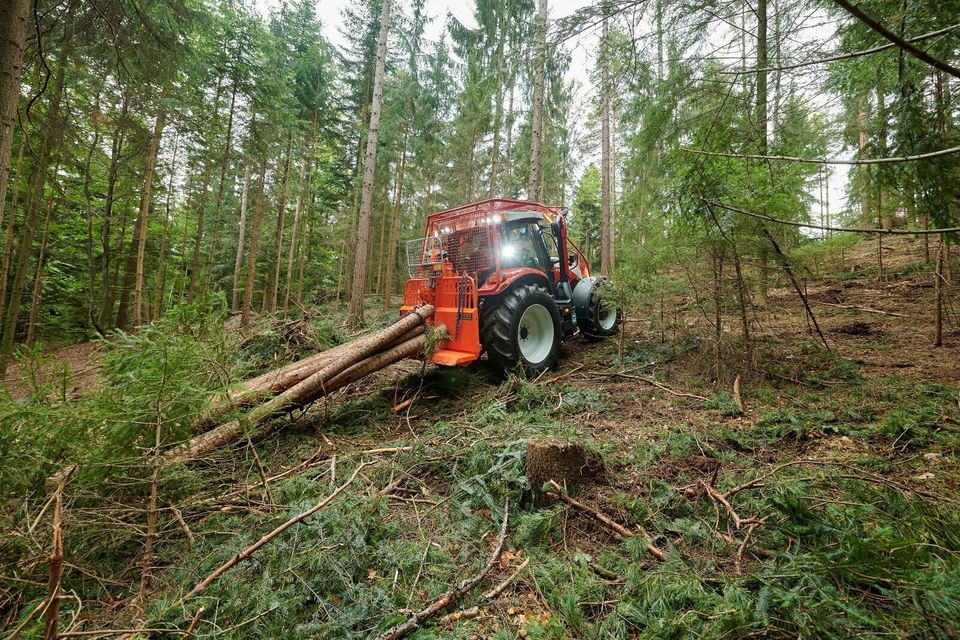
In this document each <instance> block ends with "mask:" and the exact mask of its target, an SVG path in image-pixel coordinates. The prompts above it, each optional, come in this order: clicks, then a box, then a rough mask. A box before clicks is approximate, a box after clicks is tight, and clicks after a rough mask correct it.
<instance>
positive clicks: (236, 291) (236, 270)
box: [230, 163, 250, 313]
mask: <svg viewBox="0 0 960 640" xmlns="http://www.w3.org/2000/svg"><path fill="white" fill-rule="evenodd" d="M249 191H250V165H249V163H245V164H244V166H243V191H242V192H241V194H240V230H239V231H238V232H237V257H236V258H235V259H234V261H233V290H232V292H231V298H230V312H231V313H237V312H238V311H239V310H240V272H241V270H242V268H243V243H244V240H245V238H244V236H246V234H247V195H248V194H249Z"/></svg>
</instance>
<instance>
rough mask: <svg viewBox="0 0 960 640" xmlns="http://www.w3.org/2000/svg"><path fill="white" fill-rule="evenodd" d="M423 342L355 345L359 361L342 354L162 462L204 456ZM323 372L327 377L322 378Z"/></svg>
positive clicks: (409, 354)
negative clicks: (382, 347) (378, 348)
mask: <svg viewBox="0 0 960 640" xmlns="http://www.w3.org/2000/svg"><path fill="white" fill-rule="evenodd" d="M426 342H427V338H426V336H425V335H422V334H421V335H418V336H416V337H414V338H411V339H409V340H407V341H405V342H402V343H400V344H398V345H396V346H394V347H391V348H389V349H387V350H386V351H382V352H380V353H373V354H369V352H368V350H367V349H358V350H356V351H355V352H354V355H356V354H357V353H360V354H364V353H366V354H368V355H367V357H365V358H364V359H362V360H360V361H359V362H357V361H353V362H351V361H350V360H349V359H347V358H344V360H345V361H346V364H345V366H343V365H344V363H343V362H338V363H337V364H336V365H334V364H331V365H329V366H328V367H325V369H326V370H327V371H326V372H324V371H319V372H317V374H314V375H313V376H310V377H309V378H307V379H305V380H303V381H302V382H300V383H298V384H296V385H294V386H293V387H291V388H290V389H287V390H286V391H284V392H283V393H281V394H279V395H277V396H276V397H274V398H272V399H270V400H269V401H267V402H265V403H264V404H262V405H259V406H257V407H255V408H254V409H253V410H252V411H250V413H249V414H248V415H247V416H245V418H244V419H243V420H242V421H241V420H233V421H231V422H228V423H226V424H223V425H220V426H219V427H216V428H214V429H211V430H210V431H207V432H206V433H203V434H201V435H198V436H196V437H194V438H192V439H191V440H190V441H189V442H188V443H187V444H185V445H183V446H181V447H178V448H177V449H174V450H173V451H172V452H170V453H169V454H167V456H166V459H165V461H164V466H169V465H172V464H178V463H183V462H187V461H189V460H192V459H194V458H198V457H201V456H204V455H206V454H207V453H210V452H211V451H214V450H215V449H218V448H220V447H222V446H224V445H227V444H230V443H231V442H234V441H236V440H238V439H240V438H241V437H243V435H244V433H245V429H244V425H245V424H246V423H248V422H249V424H250V425H251V429H253V430H254V432H256V431H259V430H260V429H262V425H263V423H264V422H265V421H266V420H267V419H268V418H270V417H273V416H274V415H277V414H280V413H283V412H285V411H289V410H292V409H295V408H298V407H302V406H304V405H306V404H309V403H310V402H313V401H314V400H316V399H317V398H320V397H322V396H325V395H327V394H329V393H331V392H333V391H336V390H337V389H341V388H343V387H345V386H347V385H348V384H350V383H352V382H356V381H357V380H359V379H360V378H363V377H365V376H367V375H369V374H371V373H373V372H375V371H379V370H380V369H383V368H385V367H387V366H389V365H391V364H394V363H396V362H399V361H400V360H404V359H406V358H411V357H414V356H417V355H419V354H420V353H422V352H423V350H424V348H425V346H426ZM338 370H339V371H338ZM330 372H336V373H330ZM318 374H323V375H318ZM325 376H328V377H326V378H325ZM308 381H309V382H308Z"/></svg>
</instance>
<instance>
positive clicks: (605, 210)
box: [600, 4, 613, 276]
mask: <svg viewBox="0 0 960 640" xmlns="http://www.w3.org/2000/svg"><path fill="white" fill-rule="evenodd" d="M609 40H610V26H609V19H608V17H607V5H606V4H604V5H603V32H602V35H601V37H600V79H601V80H600V85H601V86H600V206H601V209H602V213H601V221H600V273H601V274H602V275H605V276H609V275H610V274H611V272H612V269H611V266H612V264H611V263H612V262H613V256H612V255H611V250H610V249H611V245H612V244H613V243H612V240H611V236H612V230H611V228H610V225H611V212H610V198H611V194H610V184H611V183H610V53H609Z"/></svg>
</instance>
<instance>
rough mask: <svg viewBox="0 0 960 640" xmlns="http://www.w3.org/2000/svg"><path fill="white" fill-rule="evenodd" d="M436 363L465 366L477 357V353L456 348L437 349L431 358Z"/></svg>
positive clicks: (448, 365)
mask: <svg viewBox="0 0 960 640" xmlns="http://www.w3.org/2000/svg"><path fill="white" fill-rule="evenodd" d="M431 359H432V360H433V362H435V363H436V364H440V365H444V366H447V367H463V366H466V365H468V364H470V363H471V362H474V361H475V360H476V359H477V354H475V353H470V352H468V351H456V350H454V349H437V350H436V351H434V352H433V356H432V358H431Z"/></svg>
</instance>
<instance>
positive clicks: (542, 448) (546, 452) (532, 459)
mask: <svg viewBox="0 0 960 640" xmlns="http://www.w3.org/2000/svg"><path fill="white" fill-rule="evenodd" d="M526 474H527V479H528V480H529V481H530V488H531V493H532V501H533V506H534V507H543V506H546V505H549V504H553V503H555V502H556V500H557V499H556V497H555V496H553V495H551V494H549V493H548V492H545V491H544V490H543V486H544V485H545V484H547V483H548V482H549V481H551V480H552V481H554V482H556V483H557V484H558V485H560V486H561V487H564V488H565V490H566V491H568V492H571V493H575V492H576V490H577V489H578V488H579V487H580V486H582V485H583V484H584V483H585V482H589V481H595V480H598V479H600V478H602V477H603V474H604V468H603V460H602V459H601V458H600V456H599V455H597V454H595V453H591V452H588V451H586V450H585V449H584V448H583V446H582V445H579V444H577V443H575V442H569V441H567V440H563V439H560V438H544V439H541V440H531V441H529V442H528V443H527V464H526Z"/></svg>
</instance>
